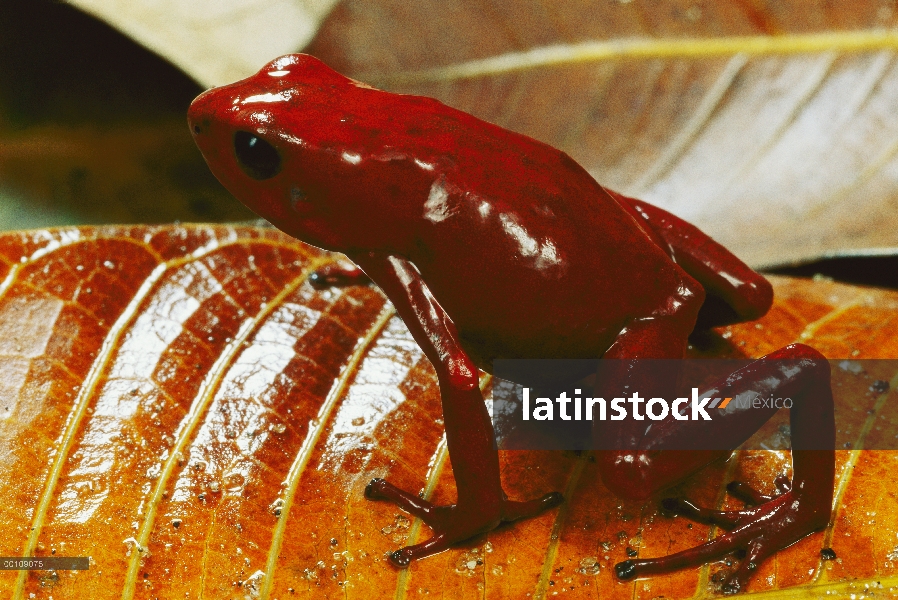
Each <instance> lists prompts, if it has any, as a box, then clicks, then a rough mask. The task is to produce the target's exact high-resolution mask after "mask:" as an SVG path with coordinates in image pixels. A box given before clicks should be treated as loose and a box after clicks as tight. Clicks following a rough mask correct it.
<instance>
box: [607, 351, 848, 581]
mask: <svg viewBox="0 0 898 600" xmlns="http://www.w3.org/2000/svg"><path fill="white" fill-rule="evenodd" d="M701 396H702V397H729V398H746V397H784V398H789V399H791V402H792V404H791V407H789V410H790V428H791V432H792V467H793V469H792V470H793V477H792V482H791V485H790V484H787V483H786V482H785V481H784V480H783V479H782V478H778V481H777V482H776V484H777V485H776V487H777V494H775V495H770V496H766V495H763V494H760V493H759V492H757V491H756V490H753V489H752V488H750V487H749V486H747V485H745V484H739V483H737V484H731V485H730V486H728V491H730V492H731V493H732V494H733V495H736V496H739V497H742V498H745V499H747V500H748V501H749V504H756V506H749V507H746V508H744V509H742V510H736V511H713V510H708V509H704V508H700V507H697V506H695V505H693V504H692V503H691V502H688V501H686V500H683V499H676V498H668V499H665V500H663V501H662V509H663V510H664V511H665V512H667V513H674V514H679V515H683V516H686V517H687V518H692V519H695V520H699V521H704V522H709V523H714V524H717V525H720V526H721V527H723V528H724V529H727V530H728V531H726V532H725V533H723V534H721V535H719V536H718V537H716V538H714V539H713V540H712V541H710V542H707V543H705V544H701V545H699V546H697V547H695V548H692V549H689V550H684V551H682V552H677V553H676V554H671V555H670V556H665V557H660V558H650V559H638V560H627V561H624V562H621V563H619V564H617V565H616V566H615V571H616V573H617V576H618V577H619V578H620V579H630V578H633V577H639V576H644V575H650V574H655V573H666V572H669V571H673V570H677V569H682V568H686V567H691V566H696V565H700V564H702V563H705V562H708V561H711V560H715V559H718V558H720V557H722V556H724V555H726V554H729V553H732V552H737V553H742V552H744V553H745V557H744V558H743V559H742V562H741V563H740V565H739V567H738V568H737V569H736V570H735V571H734V572H733V573H732V574H731V575H730V576H729V578H728V579H727V581H726V582H725V583H724V586H723V591H724V592H725V593H735V592H738V591H740V590H742V589H744V588H745V585H746V584H747V582H748V580H749V579H750V578H751V576H752V574H753V573H754V572H755V569H756V568H757V567H758V565H760V563H761V562H762V561H764V560H765V559H766V558H768V557H769V556H771V555H773V554H774V553H776V552H778V551H779V550H781V549H783V548H786V547H788V546H790V545H792V544H794V543H795V542H797V541H798V540H800V539H802V538H804V537H805V536H807V535H809V534H811V533H814V532H816V531H820V530H822V529H824V528H825V527H826V526H827V524H828V523H829V520H830V517H831V511H832V499H833V480H834V478H835V452H834V444H835V423H834V418H833V400H832V391H831V389H830V372H829V363H828V362H827V361H826V359H825V358H824V357H823V356H822V355H821V354H820V353H819V352H817V351H816V350H814V349H813V348H810V347H808V346H805V345H803V344H793V345H790V346H787V347H785V348H782V349H781V350H778V351H776V352H773V353H772V354H769V355H767V356H765V357H764V358H762V359H760V360H757V361H755V362H753V363H751V364H749V365H747V366H745V367H743V368H741V369H739V370H737V371H735V372H734V373H732V374H731V375H729V376H728V377H727V378H726V379H725V380H724V381H722V382H719V383H718V384H717V385H715V386H713V388H712V389H711V390H709V391H707V392H705V393H703V394H701ZM754 404H755V403H754V402H748V403H746V404H745V405H744V406H743V405H740V404H735V405H734V406H733V409H732V410H731V409H727V410H726V411H721V412H722V414H718V412H717V411H715V414H714V416H713V420H710V421H705V420H696V421H693V420H689V421H683V420H680V421H675V420H664V421H660V422H659V423H657V425H659V426H658V427H654V426H653V428H652V432H651V433H650V434H649V435H648V436H646V437H645V438H644V439H643V440H641V442H640V445H639V450H638V452H637V454H644V455H646V456H648V457H653V456H659V457H663V456H665V455H667V456H668V457H670V456H671V455H673V456H676V455H684V456H688V455H690V454H691V453H692V452H691V451H688V450H687V451H685V452H684V451H682V450H683V449H686V448H689V447H694V446H695V440H701V444H702V445H703V447H705V448H712V449H715V448H718V447H735V446H738V445H739V444H741V443H742V442H744V441H745V440H746V439H747V438H748V437H750V436H751V434H752V433H753V432H754V431H756V430H757V429H758V427H760V426H761V425H762V424H763V423H764V422H766V421H767V420H768V419H769V418H770V417H771V416H772V415H773V414H774V413H775V412H776V411H777V407H776V406H764V407H761V408H755V407H754ZM690 444H691V446H690ZM620 454H622V453H620ZM610 456H612V457H613V456H614V454H613V453H612V454H611V455H610ZM658 462H659V464H661V466H664V465H667V467H668V468H671V469H673V470H676V469H677V466H676V462H675V461H674V462H671V460H667V461H666V462H664V463H661V461H658ZM657 466H658V464H656V468H657ZM604 470H607V471H611V473H610V475H611V477H613V476H614V472H613V471H614V464H613V463H607V462H606V464H605V469H604ZM681 474H682V473H665V474H664V475H666V477H667V480H672V479H675V478H676V476H677V475H681ZM605 476H606V473H605V472H604V471H603V478H604V477H605Z"/></svg>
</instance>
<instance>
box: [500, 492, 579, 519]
mask: <svg viewBox="0 0 898 600" xmlns="http://www.w3.org/2000/svg"><path fill="white" fill-rule="evenodd" d="M562 502H564V496H563V495H561V493H560V492H551V493H549V494H546V495H545V496H543V497H542V498H535V499H533V500H528V501H526V502H517V501H514V500H506V501H505V504H504V505H503V507H502V521H503V522H506V523H507V522H509V521H517V520H518V519H527V518H529V517H534V516H536V515H538V514H539V513H541V512H543V511H544V510H549V509H550V508H555V507H556V506H558V505H559V504H561V503H562Z"/></svg>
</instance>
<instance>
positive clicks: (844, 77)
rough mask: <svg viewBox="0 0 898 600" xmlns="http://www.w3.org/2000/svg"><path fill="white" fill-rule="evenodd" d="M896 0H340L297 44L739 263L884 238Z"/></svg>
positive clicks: (895, 90) (891, 198)
mask: <svg viewBox="0 0 898 600" xmlns="http://www.w3.org/2000/svg"><path fill="white" fill-rule="evenodd" d="M896 19H898V12H896V10H895V6H894V3H892V2H882V1H881V0H863V1H861V2H851V3H838V2H836V3H834V2H825V1H823V0H815V1H812V2H807V1H797V0H788V1H783V2H762V1H759V0H748V1H743V2H703V1H696V0H661V1H658V2H645V1H644V0H633V1H630V0H605V1H603V2H570V1H554V2H545V1H543V2H514V3H504V4H503V3H497V2H490V1H474V2H458V1H449V2H415V1H412V2H409V1H407V0H378V1H376V2H370V1H368V0H344V1H343V2H341V3H340V4H338V5H337V7H336V8H335V10H334V11H333V12H332V13H331V15H330V16H329V17H328V18H327V19H326V20H325V22H324V23H323V25H322V27H321V29H320V31H319V33H318V36H317V37H316V38H315V40H314V41H313V42H312V43H311V45H310V46H309V47H308V48H307V51H308V52H310V53H312V54H315V55H317V56H319V57H321V58H323V59H324V60H325V61H326V62H328V63H329V64H330V65H332V66H333V67H334V68H336V69H338V70H340V71H341V72H344V73H346V74H348V75H351V76H353V77H355V78H357V79H360V80H362V81H366V82H369V83H372V84H374V85H379V86H386V87H387V88H389V89H391V90H394V91H401V92H408V93H415V94H423V95H427V96H434V97H436V98H439V99H441V100H443V101H444V102H446V103H448V104H450V105H452V106H455V107H456V108H460V109H462V110H465V111H468V112H471V113H473V114H475V115H477V116H479V117H481V118H484V119H486V120H488V121H492V122H494V123H497V124H499V125H502V126H503V127H507V128H510V129H513V130H516V131H520V132H523V133H526V134H528V135H531V136H533V137H535V138H537V139H540V140H542V141H544V142H547V143H549V144H551V145H553V146H556V147H559V148H561V149H563V150H565V151H566V152H568V153H569V154H571V156H573V157H574V158H575V159H576V160H578V161H579V162H580V163H581V164H583V165H584V166H585V167H586V168H587V169H588V170H589V171H590V172H591V173H592V174H593V175H594V176H595V177H596V179H597V180H598V181H599V182H601V183H603V184H605V185H608V186H609V187H611V188H614V189H618V190H619V191H621V192H624V193H628V194H630V195H633V196H635V197H641V198H643V199H645V200H649V201H651V202H653V203H655V204H658V205H659V206H662V207H664V208H667V209H669V210H671V211H672V212H674V213H676V214H678V215H680V216H682V217H684V218H686V219H687V220H689V221H692V222H694V223H695V224H696V225H698V226H700V227H701V228H702V229H704V230H705V231H707V233H709V234H710V235H712V236H713V237H714V238H715V239H717V240H718V241H720V242H722V243H723V244H724V245H725V246H727V247H729V248H730V249H732V250H733V251H735V252H736V253H737V254H738V255H739V256H740V257H741V258H743V259H744V260H746V261H747V262H749V263H750V264H753V265H771V264H784V263H788V262H790V261H796V260H802V259H803V260H808V259H813V258H817V257H820V256H821V255H825V254H827V253H830V252H836V251H857V250H862V249H871V248H872V249H882V248H894V247H895V246H898V236H896V233H895V232H896V228H895V218H894V214H895V209H896V207H895V198H896V196H898V143H896V142H895V139H896V137H898V116H896V115H898V113H896V111H895V110H894V106H895V105H896V102H898V64H896V62H895V54H894V51H895V49H896V48H898V34H895V33H894V30H893V29H890V28H894V27H895V24H896Z"/></svg>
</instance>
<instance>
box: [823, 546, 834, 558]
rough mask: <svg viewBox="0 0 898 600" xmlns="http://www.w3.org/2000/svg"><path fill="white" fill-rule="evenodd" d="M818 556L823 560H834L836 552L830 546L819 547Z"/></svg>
mask: <svg viewBox="0 0 898 600" xmlns="http://www.w3.org/2000/svg"><path fill="white" fill-rule="evenodd" d="M820 558H822V559H823V560H836V552H835V550H833V549H832V548H821V549H820Z"/></svg>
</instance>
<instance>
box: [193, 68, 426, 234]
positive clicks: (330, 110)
mask: <svg viewBox="0 0 898 600" xmlns="http://www.w3.org/2000/svg"><path fill="white" fill-rule="evenodd" d="M398 98H409V97H407V96H406V97H401V96H397V95H394V94H388V93H386V92H381V91H378V90H375V89H373V88H370V87H368V86H366V85H364V84H361V83H358V82H356V81H354V80H352V79H349V78H347V77H344V76H343V75H340V74H339V73H337V72H335V71H333V70H332V69H330V68H329V67H327V66H326V65H325V64H323V63H322V62H321V61H319V60H317V59H315V58H313V57H311V56H307V55H302V54H292V55H288V56H282V57H281V58H278V59H276V60H274V61H272V62H270V63H269V64H268V65H266V66H265V67H263V68H262V69H261V70H260V71H259V72H258V73H256V74H255V75H253V76H251V77H249V78H247V79H244V80H242V81H238V82H236V83H232V84H230V85H226V86H222V87H217V88H212V89H210V90H207V91H206V92H204V93H203V94H201V95H200V96H199V97H197V98H196V99H195V100H194V101H193V103H192V104H191V106H190V110H189V112H188V122H189V125H190V129H191V131H192V133H193V136H194V140H195V141H196V143H197V145H198V146H199V148H200V151H201V152H202V153H203V156H204V157H205V159H206V162H207V163H208V164H209V167H210V168H211V169H212V172H213V173H214V174H215V176H216V177H218V179H219V181H221V182H222V183H223V184H224V186H225V187H226V188H227V189H228V190H229V191H230V192H231V193H232V194H234V196H236V197H237V198H238V199H239V200H240V201H241V202H243V203H244V204H246V205H247V206H248V207H250V208H251V209H252V210H254V211H255V212H256V213H257V214H259V215H261V216H262V217H264V218H266V219H268V220H269V221H271V222H272V223H273V224H274V225H275V226H277V227H278V228H280V229H282V230H283V231H285V232H287V233H289V234H291V235H293V236H295V237H297V238H299V239H301V240H303V241H306V242H309V243H311V244H314V245H316V246H321V247H324V248H328V249H332V250H339V251H344V252H348V251H357V250H373V249H377V248H379V247H382V246H383V243H384V240H395V239H397V237H396V235H398V233H397V232H395V231H389V230H390V229H391V228H393V227H396V228H399V227H401V225H400V222H401V218H399V217H400V216H401V215H400V214H399V213H400V212H401V211H402V209H401V208H398V207H400V206H401V205H402V202H397V201H396V200H397V198H400V197H408V195H409V194H412V193H416V192H418V189H417V188H419V187H420V188H421V190H420V192H419V193H422V194H424V196H425V197H426V191H427V189H428V186H429V185H430V182H429V181H427V178H426V177H424V176H422V175H426V173H424V174H422V173H421V172H420V168H418V169H416V168H414V163H413V161H411V160H407V158H408V157H404V156H397V157H394V158H390V157H389V156H387V158H386V159H385V158H384V154H383V152H384V148H396V147H397V145H398V146H400V147H401V146H402V144H403V141H402V140H394V139H391V136H392V135H393V133H392V132H393V131H395V130H396V128H395V127H394V126H393V123H392V122H391V120H392V119H394V118H395V115H396V114H397V113H399V114H401V112H402V111H401V105H397V104H396V103H397V102H400V101H398V100H396V99H398ZM393 152H394V154H397V155H399V154H401V152H396V151H393ZM372 156H373V157H375V158H373V159H372V158H371V157H372ZM369 159H370V160H369ZM362 163H364V164H362ZM387 163H392V164H387ZM409 165H411V166H409ZM406 171H408V173H406ZM385 172H386V173H387V174H385ZM372 225H373V226H372ZM391 236H392V237H391Z"/></svg>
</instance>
